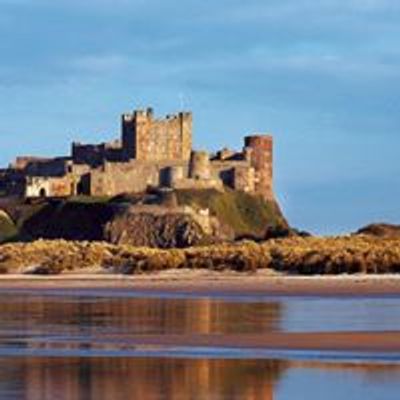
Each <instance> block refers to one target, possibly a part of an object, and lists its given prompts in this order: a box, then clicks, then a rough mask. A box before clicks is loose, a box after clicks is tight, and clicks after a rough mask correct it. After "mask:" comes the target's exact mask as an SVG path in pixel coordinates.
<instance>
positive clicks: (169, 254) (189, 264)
mask: <svg viewBox="0 0 400 400" xmlns="http://www.w3.org/2000/svg"><path fill="white" fill-rule="evenodd" d="M89 267H97V268H100V269H102V270H104V271H109V272H112V273H122V274H138V273H146V272H151V271H161V270H166V269H179V268H189V269H208V270H217V271H220V270H233V271H240V272H245V271H247V272H255V271H257V270H259V269H270V270H272V271H276V272H280V273H282V274H294V275H317V274H318V275H337V274H343V273H345V274H355V273H365V274H383V273H399V272H400V239H386V238H384V239H382V238H374V237H368V236H363V235H360V236H352V237H332V238H298V237H293V238H287V239H277V240H270V241H268V242H264V243H255V242H250V241H245V242H240V243H230V244H219V245H212V246H204V247H192V248H187V249H172V250H160V249H150V248H145V247H133V246H129V245H120V246H116V245H111V244H109V243H105V242H72V241H64V240H54V241H43V240H38V241H35V242H31V243H9V244H4V245H1V246H0V271H2V272H3V273H21V272H24V271H27V270H29V271H31V272H32V273H34V272H35V271H40V273H48V274H58V273H62V272H65V271H71V270H73V271H79V270H81V269H84V268H89Z"/></svg>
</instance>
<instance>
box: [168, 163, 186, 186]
mask: <svg viewBox="0 0 400 400" xmlns="http://www.w3.org/2000/svg"><path fill="white" fill-rule="evenodd" d="M183 179H184V171H183V167H182V166H181V165H175V166H172V167H169V168H168V170H167V185H168V186H169V187H171V188H174V187H176V185H177V184H178V183H179V182H181V181H182V180H183Z"/></svg>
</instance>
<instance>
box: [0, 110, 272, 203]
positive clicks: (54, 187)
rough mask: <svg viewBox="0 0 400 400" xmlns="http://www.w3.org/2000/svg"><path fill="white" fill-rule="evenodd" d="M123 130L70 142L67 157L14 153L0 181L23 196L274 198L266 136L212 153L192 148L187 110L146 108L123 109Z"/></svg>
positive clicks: (268, 137) (270, 143)
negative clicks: (164, 190) (217, 194)
mask: <svg viewBox="0 0 400 400" xmlns="http://www.w3.org/2000/svg"><path fill="white" fill-rule="evenodd" d="M121 136H122V137H121V140H116V141H114V142H109V143H102V144H88V145H85V144H80V143H74V144H73V145H72V154H71V157H59V158H53V159H43V158H35V157H19V158H18V159H17V160H16V162H15V163H14V164H15V165H14V166H13V168H10V169H9V170H8V172H5V173H3V176H5V177H3V178H1V177H0V179H2V180H3V181H4V182H6V183H5V185H3V187H4V186H6V187H9V188H11V189H12V190H14V191H15V190H16V188H18V192H21V191H22V192H23V193H25V195H26V196H28V197H38V196H40V195H41V194H43V193H45V195H46V196H56V197H62V196H69V195H75V194H87V195H93V196H105V195H108V196H115V195H118V194H120V193H124V192H131V193H134V192H137V193H141V192H144V191H146V190H147V189H148V188H149V187H170V188H176V189H209V188H214V189H217V190H224V187H229V188H231V189H233V190H242V191H245V192H248V193H254V194H258V195H261V196H263V197H264V198H265V199H273V196H274V195H273V186H272V182H273V169H272V163H273V139H272V137H271V136H268V135H253V136H248V137H246V138H245V142H244V147H243V150H242V151H240V152H235V151H231V150H228V149H223V150H221V151H219V152H218V153H217V154H216V155H215V156H210V154H209V153H207V152H205V151H192V114H191V113H187V112H181V113H178V114H176V115H171V116H167V117H166V118H164V119H156V118H154V116H153V111H152V110H151V109H147V110H145V111H143V110H138V111H135V112H133V113H131V114H124V115H123V116H122V135H121ZM13 176H14V177H15V178H13ZM4 182H3V183H4ZM9 183H11V184H10V185H9ZM13 187H14V189H13ZM21 187H22V188H23V189H22V190H21ZM11 189H9V190H8V191H11Z"/></svg>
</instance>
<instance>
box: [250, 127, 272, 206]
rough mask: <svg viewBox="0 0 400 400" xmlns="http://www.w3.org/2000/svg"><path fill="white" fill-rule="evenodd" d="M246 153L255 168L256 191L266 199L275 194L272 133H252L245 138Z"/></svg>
mask: <svg viewBox="0 0 400 400" xmlns="http://www.w3.org/2000/svg"><path fill="white" fill-rule="evenodd" d="M245 154H246V155H247V157H248V158H249V160H250V164H251V166H252V167H253V168H254V170H255V174H256V176H255V193H256V194H259V195H261V196H263V197H264V199H266V200H271V199H273V198H274V194H273V138H272V136H270V135H252V136H247V137H246V138H245Z"/></svg>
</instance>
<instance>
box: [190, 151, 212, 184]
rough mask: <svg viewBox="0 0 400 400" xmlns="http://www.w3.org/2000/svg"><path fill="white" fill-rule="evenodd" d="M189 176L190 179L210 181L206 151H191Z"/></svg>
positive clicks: (208, 160) (209, 168)
mask: <svg viewBox="0 0 400 400" xmlns="http://www.w3.org/2000/svg"><path fill="white" fill-rule="evenodd" d="M189 176H190V178H192V179H210V177H211V167H210V155H209V154H208V152H206V151H193V152H192V155H191V157H190V167H189Z"/></svg>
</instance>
